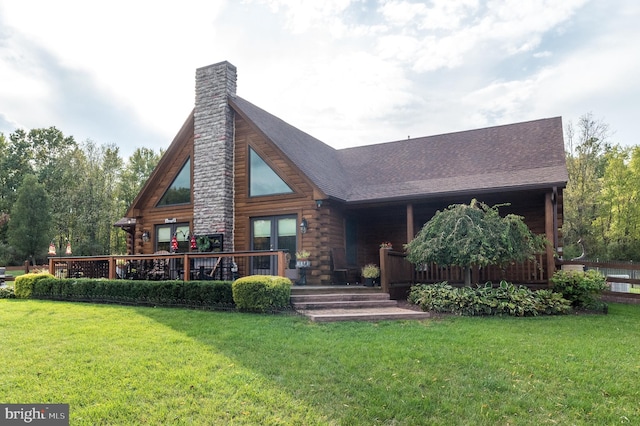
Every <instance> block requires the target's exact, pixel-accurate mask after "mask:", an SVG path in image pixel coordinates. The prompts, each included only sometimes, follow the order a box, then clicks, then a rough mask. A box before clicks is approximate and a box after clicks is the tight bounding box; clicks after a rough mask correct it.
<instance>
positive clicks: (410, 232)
mask: <svg viewBox="0 0 640 426" xmlns="http://www.w3.org/2000/svg"><path fill="white" fill-rule="evenodd" d="M413 237H415V235H414V234H413V204H411V203H409V204H407V244H409V243H410V242H411V240H413Z"/></svg>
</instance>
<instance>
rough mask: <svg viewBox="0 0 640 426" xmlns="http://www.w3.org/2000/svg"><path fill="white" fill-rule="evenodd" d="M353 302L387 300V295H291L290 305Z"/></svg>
mask: <svg viewBox="0 0 640 426" xmlns="http://www.w3.org/2000/svg"><path fill="white" fill-rule="evenodd" d="M355 300H389V294H388V293H380V292H378V293H318V294H292V295H291V303H302V302H333V301H355Z"/></svg>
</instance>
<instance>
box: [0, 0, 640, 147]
mask: <svg viewBox="0 0 640 426" xmlns="http://www.w3.org/2000/svg"><path fill="white" fill-rule="evenodd" d="M639 21H640V2H639V1H637V0H591V1H588V0H489V1H480V0H432V1H416V0H413V1H408V0H407V1H402V0H393V1H384V0H380V1H372V0H322V1H316V0H308V1H305V0H244V1H240V0H230V1H223V0H206V1H195V0H194V1H190V0H182V1H180V2H177V1H159V0H154V1H138V0H126V1H120V0H111V1H69V0H56V1H51V0H41V1H37V0H20V1H18V0H0V132H2V133H4V134H5V135H6V136H8V134H9V133H10V132H12V131H14V130H15V129H16V128H18V127H19V128H24V129H27V130H28V129H32V128H41V127H49V126H56V127H57V128H59V129H60V130H62V132H63V133H64V134H65V135H73V136H74V137H75V138H76V140H78V141H84V140H86V139H91V140H93V141H95V142H97V143H99V144H103V143H113V144H116V145H118V146H120V147H121V152H122V154H123V155H125V156H127V155H129V154H130V153H131V152H132V151H133V150H134V149H135V148H137V147H149V148H153V149H158V148H161V147H162V148H166V147H167V146H168V145H169V143H170V142H171V140H172V139H173V137H174V136H175V134H176V133H177V132H178V130H179V129H180V126H181V125H182V124H183V122H184V121H185V119H186V118H187V116H188V114H189V113H190V111H191V109H192V108H193V104H194V82H195V69H196V68H198V67H201V66H205V65H209V64H212V63H216V62H220V61H223V60H227V61H229V62H231V63H232V64H234V65H235V66H236V67H237V68H238V95H240V96H242V97H243V98H245V99H247V100H248V101H250V102H252V103H254V104H256V105H257V106H259V107H261V108H263V109H265V110H267V111H269V112H271V113H272V114H275V115H276V116H278V117H280V118H281V119H283V120H284V121H287V122H288V123H290V124H292V125H294V126H296V127H298V128H300V129H301V130H304V131H306V132H307V133H310V134H311V135H313V136H315V137H317V138H319V139H320V140H322V141H324V142H326V143H328V144H329V145H331V146H333V147H336V148H342V147H349V146H356V145H365V144H372V143H378V142H386V141H392V140H399V139H406V138H407V137H408V136H411V137H418V136H427V135H434V134H440V133H448V132H456V131H461V130H467V129H473V128H479V127H486V126H493V125H500V124H508V123H513V122H519V121H528V120H534V119H539V118H547V117H555V116H562V117H563V120H564V123H565V125H566V124H567V123H568V122H569V121H572V122H574V123H575V122H576V121H577V119H578V118H579V117H580V116H581V115H583V114H585V113H588V112H591V113H593V116H594V117H595V118H598V119H602V120H603V121H604V122H606V123H608V124H609V125H610V127H611V129H612V130H614V131H615V132H616V133H615V134H614V135H613V137H612V140H611V141H612V142H614V143H620V144H622V145H636V144H640V138H638V136H637V133H638V131H637V130H638V121H639V119H640V116H639V114H638V112H639V108H638V103H639V100H640V25H638V22H639Z"/></svg>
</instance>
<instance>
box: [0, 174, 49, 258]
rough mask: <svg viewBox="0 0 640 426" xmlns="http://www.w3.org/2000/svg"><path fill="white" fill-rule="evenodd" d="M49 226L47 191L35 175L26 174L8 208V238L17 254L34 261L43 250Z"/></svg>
mask: <svg viewBox="0 0 640 426" xmlns="http://www.w3.org/2000/svg"><path fill="white" fill-rule="evenodd" d="M50 229H51V212H50V211H49V197H48V195H47V191H46V190H45V188H44V185H42V184H41V183H39V182H38V179H37V178H36V177H35V176H33V175H26V176H25V177H24V179H23V181H22V185H20V187H19V188H18V193H17V198H16V202H15V203H14V205H13V208H12V209H11V216H10V220H9V230H8V235H7V239H8V241H9V243H10V244H11V245H12V246H13V247H14V248H15V250H16V251H17V253H18V254H19V255H21V256H24V257H25V258H27V259H29V260H30V261H34V260H35V259H36V258H37V257H39V256H40V255H42V254H44V253H45V252H46V250H47V247H48V244H49V241H50V239H51V232H50Z"/></svg>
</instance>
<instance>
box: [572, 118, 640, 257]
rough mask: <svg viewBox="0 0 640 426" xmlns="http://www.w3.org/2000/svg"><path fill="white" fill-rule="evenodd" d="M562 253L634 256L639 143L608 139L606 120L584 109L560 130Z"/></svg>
mask: <svg viewBox="0 0 640 426" xmlns="http://www.w3.org/2000/svg"><path fill="white" fill-rule="evenodd" d="M565 133H566V134H565V143H566V147H565V152H566V159H567V169H568V172H569V182H568V184H567V187H566V189H565V190H564V226H563V229H562V231H563V237H564V243H565V247H564V254H563V257H564V258H565V259H572V258H575V257H578V256H581V255H582V253H583V249H584V254H585V257H586V258H587V259H589V260H596V259H597V260H601V261H639V260H640V204H639V201H640V147H638V146H627V147H624V146H621V145H619V144H614V143H612V142H611V138H612V135H613V132H612V131H611V129H610V128H609V125H608V124H607V123H605V122H603V121H602V120H600V119H595V118H594V117H593V115H592V114H585V115H583V116H582V117H580V119H579V120H578V122H577V123H576V124H575V125H574V124H573V123H569V125H568V126H567V129H566V132H565Z"/></svg>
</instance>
